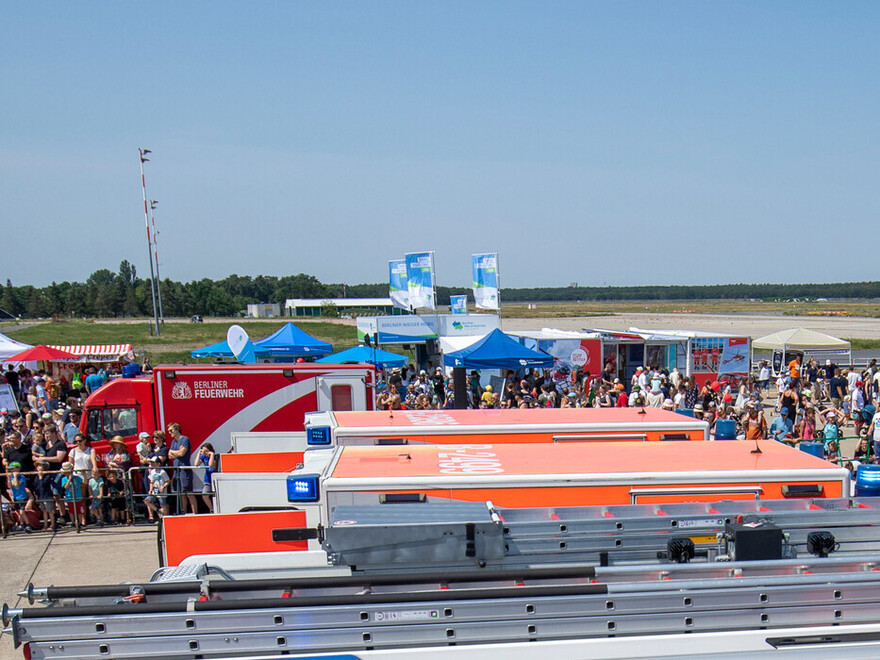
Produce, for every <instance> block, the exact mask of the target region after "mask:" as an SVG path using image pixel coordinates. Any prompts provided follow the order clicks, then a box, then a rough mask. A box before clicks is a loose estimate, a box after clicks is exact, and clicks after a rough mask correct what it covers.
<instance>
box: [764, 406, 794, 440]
mask: <svg viewBox="0 0 880 660" xmlns="http://www.w3.org/2000/svg"><path fill="white" fill-rule="evenodd" d="M793 432H794V423H793V422H792V421H791V419H789V417H788V408H783V409H782V410H780V411H779V415H778V416H777V417H776V418H775V419H774V420H773V423H772V424H770V435H771V437H773V438H775V439H776V440H778V441H779V442H782V441H784V440H785V438H786V437H789V438H790V437H791V436H792V434H793Z"/></svg>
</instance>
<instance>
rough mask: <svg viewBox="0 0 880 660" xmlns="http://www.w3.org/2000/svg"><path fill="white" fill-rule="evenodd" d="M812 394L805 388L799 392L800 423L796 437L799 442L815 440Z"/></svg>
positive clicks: (814, 409) (814, 411) (814, 415)
mask: <svg viewBox="0 0 880 660" xmlns="http://www.w3.org/2000/svg"><path fill="white" fill-rule="evenodd" d="M812 395H813V392H812V391H811V390H810V389H808V388H805V389H803V390H801V396H800V406H801V411H800V413H798V414H799V415H801V421H800V424H799V428H798V435H797V437H798V438H800V439H801V440H814V439H815V438H816V407H815V406H814V405H813V402H812Z"/></svg>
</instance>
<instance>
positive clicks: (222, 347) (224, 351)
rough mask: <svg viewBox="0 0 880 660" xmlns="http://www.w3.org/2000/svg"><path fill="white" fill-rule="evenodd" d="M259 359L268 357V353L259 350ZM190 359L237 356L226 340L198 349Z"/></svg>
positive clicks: (230, 357)
mask: <svg viewBox="0 0 880 660" xmlns="http://www.w3.org/2000/svg"><path fill="white" fill-rule="evenodd" d="M255 353H256V355H257V357H266V356H267V355H269V353H268V351H261V350H259V349H257V350H256V351H255ZM190 357H194V358H229V359H233V358H234V357H235V356H234V355H233V354H232V349H231V348H229V344H228V343H227V342H226V340H225V339H224V340H223V341H218V342H217V343H216V344H211V345H210V346H203V347H202V348H197V349H196V350H194V351H192V352H191V353H190Z"/></svg>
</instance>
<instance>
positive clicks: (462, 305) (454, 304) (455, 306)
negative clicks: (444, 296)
mask: <svg viewBox="0 0 880 660" xmlns="http://www.w3.org/2000/svg"><path fill="white" fill-rule="evenodd" d="M449 307H450V311H451V312H452V313H453V314H467V296H449Z"/></svg>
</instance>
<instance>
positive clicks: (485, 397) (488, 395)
mask: <svg viewBox="0 0 880 660" xmlns="http://www.w3.org/2000/svg"><path fill="white" fill-rule="evenodd" d="M480 402H481V403H485V404H486V407H487V408H492V407H493V406H494V403H495V395H494V393H493V392H492V386H491V385H486V388H485V389H484V390H483V394H482V395H481V396H480Z"/></svg>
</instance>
